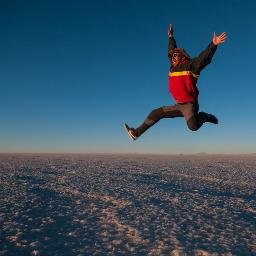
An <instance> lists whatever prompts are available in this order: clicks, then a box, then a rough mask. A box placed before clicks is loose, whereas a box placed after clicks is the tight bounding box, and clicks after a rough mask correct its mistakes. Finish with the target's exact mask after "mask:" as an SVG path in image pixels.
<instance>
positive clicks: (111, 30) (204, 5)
mask: <svg viewBox="0 0 256 256" xmlns="http://www.w3.org/2000/svg"><path fill="white" fill-rule="evenodd" d="M255 13H256V2H255V1H249V0H245V1H241V0H227V1H223V0H216V1H203V0H198V1H197V0H195V1H190V0H184V1H171V0H169V1H166V0H159V1H150V0H147V1H146V0H141V1H135V0H131V1H122V0H121V1H120V0H108V1H107V0H99V1H89V0H87V1H79V0H77V1H71V0H70V1H65V0H64V1H57V0H56V1H50V0H44V1H32V0H24V1H18V0H13V1H12V0H11V1H10V0H2V1H0V26H1V29H0V56H1V57H0V73H1V75H0V87H1V100H0V117H1V124H0V152H32V153H33V152H36V153H37V152H56V153H94V152H99V153H198V152H206V153H228V154H229V153H253V152H256V132H255V131H256V115H255V95H256V86H255V61H254V60H255V59H256V53H255V41H256V19H255ZM169 23H172V24H173V26H174V36H175V38H176V41H177V44H178V46H179V47H182V48H185V49H186V50H187V52H189V53H190V55H191V56H197V55H198V54H199V53H200V52H201V51H202V50H203V49H205V48H206V47H207V45H208V44H209V42H210V41H211V40H212V36H213V32H214V31H216V33H217V34H220V33H221V32H223V31H226V32H227V33H228V39H227V41H226V42H225V44H223V45H220V46H218V49H217V52H216V53H215V55H214V57H213V61H212V63H211V64H210V65H209V66H207V67H206V68H205V69H204V70H203V71H202V72H201V76H200V78H199V81H198V88H199V90H200V97H199V103H200V110H202V111H206V112H210V113H214V114H215V115H216V116H217V117H218V118H219V121H220V124H219V125H211V124H206V125H204V126H203V127H202V128H201V129H200V130H198V131H197V132H191V131H189V130H188V128H187V127H186V124H185V121H184V119H183V118H175V119H165V120H161V121H160V122H159V123H158V124H156V125H155V126H154V127H152V128H151V129H150V130H148V131H147V132H146V133H145V134H144V135H143V136H141V137H140V138H139V139H138V140H137V141H136V142H132V141H130V139H129V138H128V137H127V135H126V133H125V132H124V129H123V127H122V125H123V123H124V122H127V123H128V124H129V125H130V126H134V127H136V126H138V125H140V124H141V123H142V122H143V120H144V119H145V118H146V116H147V115H148V114H149V112H150V111H151V110H152V109H154V108H157V107H161V106H163V105H173V104H174V101H173V99H172V97H171V96H170V95H169V92H168V83H167V78H168V70H169V61H168V58H167V42H168V39H167V27H168V24H169Z"/></svg>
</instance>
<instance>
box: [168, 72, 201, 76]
mask: <svg viewBox="0 0 256 256" xmlns="http://www.w3.org/2000/svg"><path fill="white" fill-rule="evenodd" d="M187 75H192V76H193V77H194V78H198V77H199V75H196V74H194V73H193V72H191V71H177V72H169V76H187Z"/></svg>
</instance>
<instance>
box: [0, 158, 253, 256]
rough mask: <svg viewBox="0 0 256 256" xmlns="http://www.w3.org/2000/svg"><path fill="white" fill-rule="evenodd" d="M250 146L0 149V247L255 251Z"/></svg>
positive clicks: (22, 250)
mask: <svg viewBox="0 0 256 256" xmlns="http://www.w3.org/2000/svg"><path fill="white" fill-rule="evenodd" d="M255 180H256V155H250V156H217V155H216V156H208V155H204V156H199V155H198V156H185V155H180V156H152V155H144V156H143V155H137V156H136V155H134V156H131V155H130V156H129V155H0V188H1V189H0V227H1V231H0V232H1V233H0V255H19V256H22V255H26V256H27V255H51V256H53V255H56V256H57V255H58V256H61V255H68V256H70V255H80V256H82V255H88V256H89V255H90V256H91V255H151V256H152V255H188V256H190V255H256V183H255Z"/></svg>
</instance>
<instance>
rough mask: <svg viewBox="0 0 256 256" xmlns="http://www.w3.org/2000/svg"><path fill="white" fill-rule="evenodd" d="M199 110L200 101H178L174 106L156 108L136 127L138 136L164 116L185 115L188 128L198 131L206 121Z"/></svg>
mask: <svg viewBox="0 0 256 256" xmlns="http://www.w3.org/2000/svg"><path fill="white" fill-rule="evenodd" d="M198 110H199V105H198V102H188V103H177V104H175V105H173V106H163V107H161V108H157V109H154V110H153V111H151V112H150V114H149V115H148V116H147V118H146V120H145V121H144V123H143V124H142V125H141V126H139V127H138V128H137V129H136V133H137V136H140V135H141V134H142V133H143V132H145V131H146V130H147V129H148V128H149V127H151V126H152V125H154V124H155V123H157V122H158V121H159V120H161V119H162V118H174V117H184V118H185V120H186V122H187V126H188V128H189V129H190V130H192V131H197V130H198V129H199V128H200V127H201V126H202V124H203V123H204V122H203V120H202V119H201V118H200V114H198Z"/></svg>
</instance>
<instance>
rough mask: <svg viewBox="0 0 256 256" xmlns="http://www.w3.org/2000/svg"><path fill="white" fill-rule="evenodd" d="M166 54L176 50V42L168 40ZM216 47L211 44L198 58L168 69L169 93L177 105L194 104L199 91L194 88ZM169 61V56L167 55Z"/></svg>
mask: <svg viewBox="0 0 256 256" xmlns="http://www.w3.org/2000/svg"><path fill="white" fill-rule="evenodd" d="M168 48H169V49H168V53H169V52H171V50H173V49H175V48H177V45H176V41H175V39H174V38H173V37H172V38H170V39H169V47H168ZM216 49H217V46H216V45H214V44H213V43H212V42H211V43H210V44H209V45H208V47H207V48H206V49H205V50H204V51H202V52H201V53H200V54H199V55H198V57H196V58H193V59H189V60H186V61H185V62H183V63H180V64H179V65H178V66H176V67H172V66H171V67H170V72H169V91H170V93H171V95H172V96H173V98H174V99H175V101H176V102H177V103H186V102H195V101H197V99H198V95H199V91H198V88H197V86H196V84H197V80H198V77H199V75H200V72H201V70H202V69H203V68H204V67H205V66H207V65H208V64H210V63H211V60H212V57H213V55H214V53H215V51H216ZM168 56H169V58H170V61H171V56H170V55H168Z"/></svg>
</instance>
